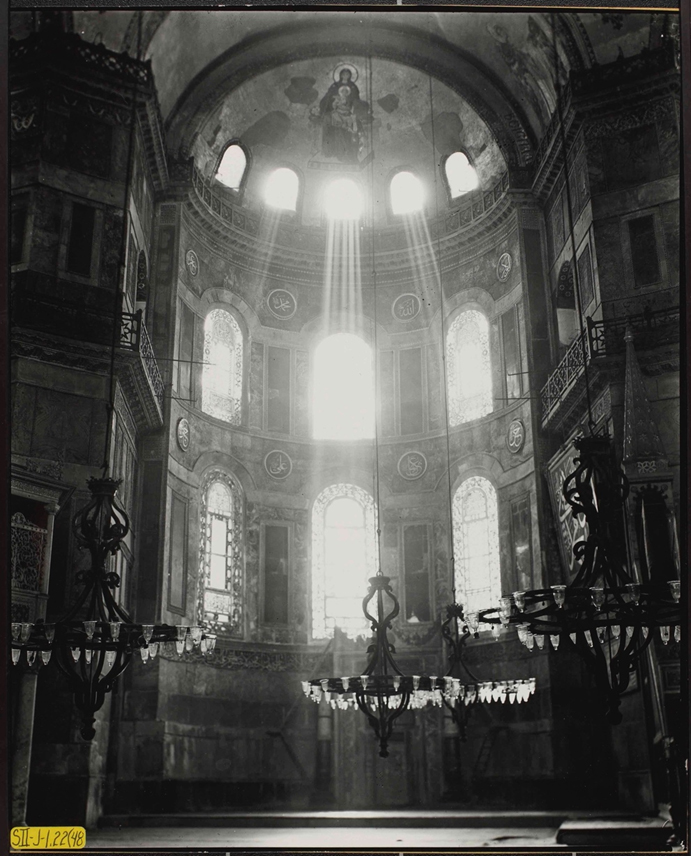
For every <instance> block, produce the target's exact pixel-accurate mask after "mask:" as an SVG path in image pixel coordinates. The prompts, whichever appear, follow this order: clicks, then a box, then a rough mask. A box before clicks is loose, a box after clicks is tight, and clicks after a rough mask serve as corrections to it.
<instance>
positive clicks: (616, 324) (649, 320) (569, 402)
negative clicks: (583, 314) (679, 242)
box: [540, 306, 679, 428]
mask: <svg viewBox="0 0 691 856" xmlns="http://www.w3.org/2000/svg"><path fill="white" fill-rule="evenodd" d="M627 326H630V327H631V330H632V331H633V336H634V340H633V341H634V346H635V348H636V351H637V352H639V353H640V352H642V351H650V350H651V349H654V348H660V347H662V346H665V345H669V344H674V343H677V342H678V341H679V307H678V306H677V307H671V308H666V309H660V310H657V311H654V310H651V309H647V310H645V311H644V312H640V313H638V314H636V315H629V316H628V317H626V318H616V319H609V320H605V321H593V319H592V318H590V317H588V318H586V328H585V330H584V331H583V332H582V333H581V335H580V336H577V337H576V338H575V339H574V340H573V342H571V344H570V345H569V347H568V349H567V351H566V353H565V354H564V356H563V357H562V359H561V361H560V363H559V365H558V366H557V367H556V369H555V370H554V371H553V372H552V373H551V374H550V376H549V378H548V380H547V383H546V384H545V385H544V386H543V388H542V390H541V392H540V397H541V399H542V427H543V428H555V427H556V426H557V425H558V424H560V423H561V422H562V421H563V420H564V419H565V417H566V416H567V415H568V414H569V413H570V412H571V411H572V409H573V408H574V407H575V406H576V405H577V404H578V402H579V401H580V400H581V398H582V396H583V395H584V394H585V387H586V366H587V368H588V384H589V388H590V394H591V397H592V396H596V395H597V394H599V392H600V391H601V390H602V389H603V388H604V386H605V384H606V383H607V382H608V380H609V375H608V374H607V372H606V371H604V370H603V368H602V362H603V361H602V360H601V358H602V357H605V356H607V357H612V356H617V355H623V354H624V352H625V351H626V343H625V341H624V333H625V332H626V328H627ZM613 365H616V363H612V362H611V361H610V363H609V371H610V373H611V369H612V366H613Z"/></svg>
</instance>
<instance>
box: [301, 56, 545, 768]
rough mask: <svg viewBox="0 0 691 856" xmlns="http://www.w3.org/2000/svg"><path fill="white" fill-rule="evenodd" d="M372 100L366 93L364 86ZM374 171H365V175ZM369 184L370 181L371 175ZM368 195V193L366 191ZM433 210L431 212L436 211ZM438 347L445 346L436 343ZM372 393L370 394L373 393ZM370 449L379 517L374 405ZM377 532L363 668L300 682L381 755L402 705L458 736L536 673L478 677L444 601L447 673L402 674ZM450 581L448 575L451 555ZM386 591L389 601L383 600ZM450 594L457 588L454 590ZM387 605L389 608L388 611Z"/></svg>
mask: <svg viewBox="0 0 691 856" xmlns="http://www.w3.org/2000/svg"><path fill="white" fill-rule="evenodd" d="M369 81H370V86H371V84H372V74H371V67H370V74H369ZM431 99H432V95H431V92H430V111H431V112H432V113H433V112H434V110H433V102H432V100H431ZM369 100H370V103H372V96H371V93H370V97H369ZM373 162H374V161H373V160H371V161H370V170H371V171H372V170H373V166H372V164H373ZM433 173H435V174H436V169H435V168H433ZM372 176H373V173H372V172H371V178H372ZM372 186H374V181H373V178H372ZM372 198H373V197H372ZM438 213H439V212H438V211H437V214H438ZM371 222H372V224H374V216H373V215H372V217H371ZM370 246H371V251H372V259H371V262H372V271H373V273H374V281H375V282H376V265H375V254H374V241H372V242H371V245H370ZM437 284H438V288H439V299H440V304H441V307H440V308H441V309H442V310H443V293H442V289H441V279H440V277H439V276H437ZM373 307H374V326H373V329H374V352H375V354H376V353H377V300H376V295H375V299H374V301H373ZM439 317H440V321H441V341H442V343H443V342H444V341H445V335H444V313H443V311H441V312H440V313H439ZM442 353H444V349H443V347H442ZM442 363H443V367H444V382H443V387H444V408H445V413H446V419H445V425H446V457H447V468H446V471H447V477H448V479H449V537H450V540H451V541H452V532H453V511H452V508H453V505H452V501H451V484H450V468H449V464H450V451H449V413H448V400H447V382H446V359H445V356H444V357H443V359H442ZM374 375H375V390H376V384H377V380H376V379H377V377H378V372H377V371H375V373H374ZM376 397H377V396H376V394H375V399H376ZM374 451H375V467H374V493H375V509H376V512H375V513H376V515H377V518H378V517H379V432H378V424H377V415H376V410H375V418H374ZM376 537H377V553H378V556H379V562H378V571H377V573H376V575H375V576H373V577H370V579H369V588H368V591H367V594H366V596H365V598H364V600H363V602H362V609H363V612H364V615H365V618H366V619H367V621H368V622H369V623H370V626H371V630H372V634H373V635H372V640H371V643H370V645H369V647H368V648H367V654H368V659H367V663H366V665H365V668H364V670H363V672H362V674H361V675H355V676H347V677H330V678H313V679H310V680H307V681H302V689H303V692H304V693H305V696H307V698H310V699H311V700H312V701H314V702H315V703H317V704H319V703H322V704H329V705H330V706H331V708H332V709H334V710H336V709H339V710H355V709H359V710H361V711H362V712H363V713H364V714H365V716H366V717H367V720H368V722H369V724H370V726H371V727H372V729H373V731H374V735H375V737H376V739H377V740H378V741H379V755H380V757H382V758H386V757H388V754H389V753H388V741H389V738H390V737H391V733H392V730H393V726H394V723H395V722H396V720H397V719H398V718H399V717H400V716H402V715H403V714H404V713H405V712H406V711H407V710H420V709H423V708H425V707H439V708H441V707H442V706H446V707H447V708H448V709H449V710H450V711H451V715H452V717H453V720H454V722H455V723H456V725H457V726H458V728H459V732H460V735H461V738H462V739H465V729H466V724H467V712H468V710H469V708H470V707H471V706H473V705H475V704H478V703H485V704H489V703H492V702H499V703H502V702H503V703H505V702H507V701H508V702H509V703H510V704H513V703H519V704H520V703H521V702H525V701H527V700H528V699H529V698H530V696H531V695H533V694H534V692H535V678H529V679H520V680H509V681H478V680H477V679H476V678H475V677H474V676H473V675H472V673H471V672H470V671H469V670H468V668H467V666H465V664H464V663H463V658H462V650H463V646H464V645H465V644H466V642H467V640H468V639H469V638H470V636H471V635H477V630H478V622H476V623H475V627H474V628H473V631H472V633H471V631H470V630H469V629H468V625H467V624H465V623H464V624H463V629H462V631H460V633H459V627H458V621H459V618H460V619H461V620H463V609H462V607H460V606H457V605H456V604H454V605H452V606H450V607H447V619H446V620H445V621H443V622H440V625H439V626H438V629H441V633H442V636H443V638H444V639H445V640H446V642H447V643H448V645H449V656H450V660H451V663H450V667H449V669H448V672H447V674H446V675H443V676H438V675H429V676H428V675H404V674H403V672H402V671H401V669H400V668H399V666H398V665H397V663H396V660H395V659H394V654H395V653H396V649H395V647H394V645H393V643H392V642H391V641H390V640H389V637H388V632H389V631H393V627H392V622H393V621H394V620H395V619H396V617H397V616H398V614H399V612H400V605H399V601H398V598H397V597H396V595H395V594H394V592H393V590H392V588H391V584H390V583H391V578H390V577H388V576H385V575H384V574H383V572H382V570H381V528H380V525H379V522H378V521H377V527H376ZM451 556H452V557H453V547H452V548H451ZM451 566H452V580H453V576H454V575H453V558H452V562H451ZM375 597H376V616H374V615H372V613H371V612H370V608H371V603H372V601H373V600H374V599H375ZM385 597H386V599H387V600H388V604H387V605H385ZM454 599H455V593H454ZM387 609H388V612H387ZM451 621H453V622H454V631H453V632H452V631H451V629H450V627H449V624H450V622H451ZM459 664H460V665H462V666H463V668H464V669H465V671H466V672H467V674H468V675H469V677H470V678H471V683H463V682H462V681H461V679H460V678H459V677H457V676H455V675H453V674H452V673H453V672H454V671H455V670H456V668H457V666H458V665H459Z"/></svg>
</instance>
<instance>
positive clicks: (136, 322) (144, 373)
mask: <svg viewBox="0 0 691 856" xmlns="http://www.w3.org/2000/svg"><path fill="white" fill-rule="evenodd" d="M116 370H117V376H118V380H119V381H120V383H121V384H122V386H123V388H124V391H125V395H126V397H127V400H128V402H129V404H130V406H131V407H132V410H133V414H134V417H135V421H136V422H137V426H138V427H139V428H140V429H141V430H153V429H155V428H160V427H161V426H162V425H163V378H162V377H161V372H160V371H159V368H158V363H157V362H156V357H155V356H154V350H153V347H152V345H151V339H150V338H149V333H148V331H147V329H146V325H145V324H144V320H143V317H142V311H141V310H139V311H138V312H122V313H121V315H120V340H119V347H118V360H117V362H116Z"/></svg>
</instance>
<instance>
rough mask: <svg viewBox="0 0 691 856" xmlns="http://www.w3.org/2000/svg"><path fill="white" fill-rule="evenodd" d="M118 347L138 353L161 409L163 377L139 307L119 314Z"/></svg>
mask: <svg viewBox="0 0 691 856" xmlns="http://www.w3.org/2000/svg"><path fill="white" fill-rule="evenodd" d="M120 347H121V348H126V349H127V350H129V351H134V352H135V353H138V354H139V356H140V357H141V360H142V364H143V366H144V370H145V372H146V376H147V379H148V381H149V384H150V385H151V389H152V391H153V393H154V396H155V397H156V401H157V402H158V406H159V409H160V410H161V412H162V411H163V378H162V377H161V372H160V371H159V368H158V363H157V362H156V356H155V354H154V349H153V346H152V344H151V339H150V338H149V333H148V331H147V329H146V326H145V324H144V320H143V318H142V311H141V309H140V310H139V311H138V312H122V313H121V314H120Z"/></svg>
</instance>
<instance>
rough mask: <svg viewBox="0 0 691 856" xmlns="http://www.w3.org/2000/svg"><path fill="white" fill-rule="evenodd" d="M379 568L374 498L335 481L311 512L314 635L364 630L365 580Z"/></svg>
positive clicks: (359, 632)
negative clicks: (337, 630)
mask: <svg viewBox="0 0 691 856" xmlns="http://www.w3.org/2000/svg"><path fill="white" fill-rule="evenodd" d="M376 571H377V540H376V523H375V507H374V501H373V499H372V497H371V496H370V494H368V493H367V491H365V490H362V488H359V487H356V486H355V485H352V484H334V485H331V486H330V487H327V488H325V489H324V490H323V491H322V492H321V493H320V494H319V496H318V497H317V499H316V501H315V503H314V508H313V511H312V636H313V637H314V638H315V639H322V638H324V637H330V636H333V632H334V627H335V626H338V627H339V628H340V629H341V630H342V631H343V632H345V633H346V634H347V635H349V636H357V635H360V634H366V633H367V632H368V629H369V626H368V623H367V621H366V620H365V619H364V617H363V614H362V599H363V598H364V596H365V594H366V593H367V586H368V582H367V581H368V580H369V578H370V577H372V576H374V574H375V573H376Z"/></svg>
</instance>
